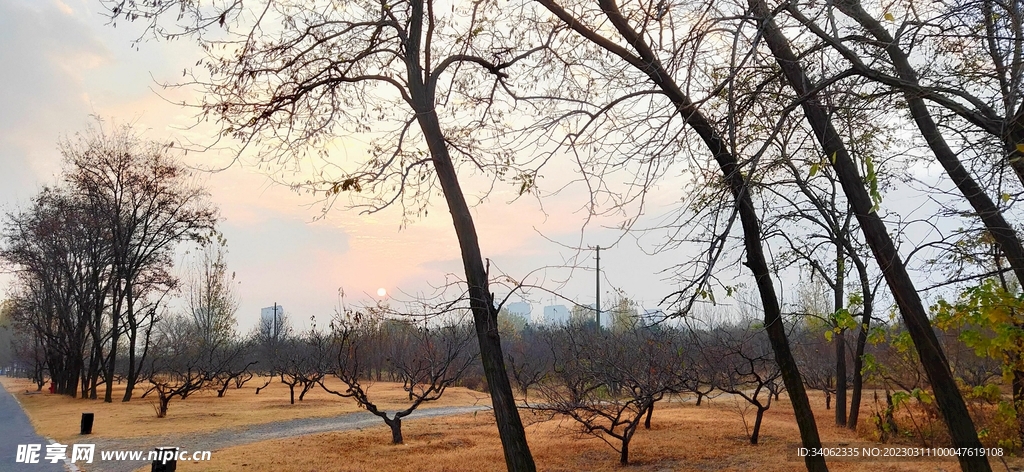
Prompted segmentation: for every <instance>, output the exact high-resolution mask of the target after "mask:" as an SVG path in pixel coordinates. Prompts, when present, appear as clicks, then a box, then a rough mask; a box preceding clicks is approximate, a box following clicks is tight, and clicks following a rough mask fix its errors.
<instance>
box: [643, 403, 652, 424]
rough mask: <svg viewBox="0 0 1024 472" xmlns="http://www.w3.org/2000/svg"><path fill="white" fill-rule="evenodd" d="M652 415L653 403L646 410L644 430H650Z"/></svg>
mask: <svg viewBox="0 0 1024 472" xmlns="http://www.w3.org/2000/svg"><path fill="white" fill-rule="evenodd" d="M653 414H654V402H651V406H650V407H648V408H647V418H644V429H651V415H653Z"/></svg>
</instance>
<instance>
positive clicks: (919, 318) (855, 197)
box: [748, 0, 991, 471]
mask: <svg viewBox="0 0 1024 472" xmlns="http://www.w3.org/2000/svg"><path fill="white" fill-rule="evenodd" d="M748 3H749V5H750V8H751V10H752V12H753V14H754V15H755V16H756V17H757V18H758V21H759V24H760V26H761V29H762V32H763V34H764V38H765V41H766V42H767V44H768V47H769V48H770V49H771V52H772V54H773V55H774V56H775V59H776V61H777V62H778V64H779V66H780V67H781V68H782V72H783V75H784V76H785V77H786V80H787V82H788V83H789V86H790V87H792V88H793V90H794V91H795V92H796V94H797V95H798V96H800V97H801V99H802V101H801V107H802V109H803V111H804V115H805V116H806V117H807V121H808V122H809V123H810V125H811V128H812V129H813V131H814V134H815V136H816V138H817V139H818V142H819V143H820V145H821V147H822V149H823V150H824V151H825V154H826V155H827V156H829V157H830V159H831V160H832V162H833V164H832V167H833V168H834V169H835V171H836V175H837V177H838V178H839V182H840V184H841V185H842V187H843V192H844V193H845V194H846V197H847V199H849V201H850V204H851V205H852V206H853V209H854V211H855V212H856V216H857V221H858V222H859V223H860V227H861V230H862V231H863V232H864V237H865V239H866V240H867V243H868V245H869V246H870V247H871V251H872V253H873V254H874V256H875V259H876V261H877V262H878V265H879V267H880V268H881V270H882V273H883V275H884V277H885V279H886V282H887V283H888V285H889V290H890V291H891V292H892V294H893V297H894V298H895V299H896V304H897V305H898V306H899V308H900V313H901V314H902V315H903V320H904V323H905V324H906V326H907V331H908V332H909V333H910V336H911V338H912V339H913V341H914V347H915V348H916V349H917V353H918V356H919V357H920V359H921V363H922V364H923V367H924V369H925V373H926V374H927V376H928V380H929V382H930V383H931V385H932V388H933V389H934V391H935V399H936V402H937V403H938V407H939V411H940V412H942V415H943V417H944V418H945V420H946V425H947V427H948V428H949V432H950V437H951V438H952V441H953V446H954V447H962V448H981V441H979V440H978V433H977V430H976V429H975V427H974V421H973V420H972V419H971V416H970V414H969V413H968V411H967V405H966V404H965V403H964V400H963V397H962V396H961V395H960V390H959V388H958V387H957V385H956V382H955V381H954V380H953V375H952V374H951V372H950V370H949V362H948V361H947V360H946V356H945V354H943V352H942V348H941V347H940V346H939V342H938V339H937V338H936V337H935V332H934V331H933V330H932V327H931V323H930V322H929V321H928V314H927V312H926V311H925V309H924V305H923V304H922V303H921V298H920V297H919V296H918V294H917V291H916V290H915V288H914V284H913V281H912V280H911V279H910V275H909V274H908V273H907V270H906V266H904V264H903V260H902V258H901V257H900V255H899V252H898V251H897V250H896V246H895V245H894V244H893V241H892V238H891V237H890V236H889V233H888V232H887V230H886V228H885V223H884V222H882V220H881V218H879V217H878V214H877V213H875V211H874V210H873V209H872V207H873V202H872V200H871V197H870V196H869V195H868V192H867V190H866V189H865V188H864V184H863V179H862V178H861V176H860V175H859V173H858V171H857V166H856V164H854V162H853V160H852V158H851V157H850V155H849V153H848V152H847V150H846V147H845V145H844V144H843V141H842V138H841V137H840V136H839V133H838V132H837V131H836V129H835V128H834V127H833V126H832V121H831V119H830V118H829V114H828V113H827V112H826V110H825V109H824V106H822V105H821V104H820V102H819V101H818V100H817V99H816V98H815V97H813V96H808V94H809V92H810V91H811V89H812V83H811V81H810V79H809V78H808V77H807V74H806V73H805V72H804V70H803V68H802V67H801V66H800V63H799V62H798V59H797V57H796V55H795V54H794V53H793V51H792V49H790V46H789V40H788V39H786V37H785V35H783V33H782V30H780V29H779V28H778V26H777V25H776V24H775V22H774V20H773V19H772V17H771V13H770V10H769V9H768V6H767V5H766V4H765V2H764V1H763V0H748ZM959 460H960V467H961V468H962V469H963V470H965V471H989V470H991V468H990V466H989V463H988V458H986V457H968V456H961V457H959Z"/></svg>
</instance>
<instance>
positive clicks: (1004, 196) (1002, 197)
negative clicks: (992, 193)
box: [999, 193, 1010, 203]
mask: <svg viewBox="0 0 1024 472" xmlns="http://www.w3.org/2000/svg"><path fill="white" fill-rule="evenodd" d="M999 198H1001V199H1003V203H1006V202H1008V201H1010V194H1008V193H1004V194H1002V195H1000V196H999Z"/></svg>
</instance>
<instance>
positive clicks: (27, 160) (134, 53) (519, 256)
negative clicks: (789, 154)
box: [0, 0, 684, 332]
mask: <svg viewBox="0 0 1024 472" xmlns="http://www.w3.org/2000/svg"><path fill="white" fill-rule="evenodd" d="M98 9H99V2H98V1H96V0H63V1H61V0H0V64H3V67H0V210H2V211H3V212H4V213H9V212H12V211H15V210H16V209H17V208H18V207H19V206H23V205H25V204H26V203H27V201H28V200H29V199H30V198H31V196H32V195H34V194H35V193H36V192H37V191H38V190H39V189H40V187H41V186H42V185H46V184H52V183H54V182H56V181H57V179H58V175H59V173H60V169H61V157H60V154H59V153H58V151H57V145H56V143H57V141H58V139H59V138H60V137H62V136H67V135H71V134H73V133H75V132H77V131H83V130H85V129H86V128H87V127H88V126H89V125H90V123H95V118H94V117H100V118H101V119H102V120H103V122H104V126H107V125H111V124H117V123H133V124H134V127H135V129H137V130H141V131H142V135H143V137H144V138H146V139H152V140H156V141H161V142H168V141H171V140H182V139H189V140H193V141H200V142H201V141H203V140H204V139H208V138H209V136H210V135H209V134H208V133H210V132H211V131H210V130H209V129H207V128H202V127H193V128H190V125H192V124H194V123H195V119H194V116H193V111H192V110H189V109H186V108H183V107H180V106H178V105H175V104H173V103H170V102H169V100H183V99H185V100H192V99H196V97H195V96H190V95H188V93H187V92H183V91H175V90H165V89H163V88H161V87H160V85H159V84H161V83H166V82H174V81H175V80H179V79H180V78H181V74H182V71H183V70H184V69H185V68H186V67H190V66H192V65H194V63H195V62H196V60H198V59H199V58H200V57H201V53H200V51H199V49H198V48H197V47H196V46H195V45H194V44H193V43H191V42H189V41H177V42H172V43H166V42H158V41H144V42H142V43H141V44H139V45H138V47H137V48H135V47H133V46H132V44H131V40H132V39H134V38H136V37H138V36H140V35H141V34H142V31H141V29H140V28H141V27H140V26H138V25H133V24H131V23H120V24H118V25H117V27H116V28H115V27H112V26H110V25H108V24H106V19H105V18H103V17H102V16H101V15H100V13H99V11H98ZM204 133H207V134H204ZM345 154H346V153H344V152H342V153H340V155H339V156H337V158H338V159H345V158H346V155H345ZM333 157H334V156H333V155H332V158H333ZM230 158H231V156H226V155H223V154H218V153H216V152H207V153H190V154H188V155H187V156H185V157H184V159H185V160H186V162H187V163H188V164H189V165H194V166H206V167H207V168H209V167H219V166H223V165H225V164H226V163H228V162H229V161H230ZM275 172H276V173H275V174H267V173H265V171H264V170H261V169H257V168H254V167H249V166H245V165H233V166H231V167H229V168H227V169H226V170H223V171H220V172H216V173H203V174H202V175H201V176H200V178H201V179H202V181H203V182H204V183H205V184H206V186H207V187H208V188H209V190H210V194H211V200H212V202H213V203H214V204H215V205H217V206H218V207H219V208H220V214H221V222H220V231H221V232H222V233H223V234H224V236H225V237H226V239H227V241H228V251H229V253H228V257H227V259H228V264H229V268H230V270H231V271H233V272H234V273H235V274H236V280H237V281H238V294H239V297H240V308H239V312H238V314H237V316H236V318H237V319H238V322H239V328H240V330H242V331H243V332H244V331H246V330H248V329H251V328H252V327H253V326H255V324H256V323H257V320H258V317H259V310H260V308H262V307H266V306H270V305H272V304H274V303H277V304H279V305H282V306H284V307H285V310H286V312H287V313H288V315H289V316H290V317H291V319H292V320H293V321H295V322H296V323H298V324H299V325H300V326H308V322H306V321H305V320H308V319H309V318H310V317H311V316H316V317H317V318H318V319H324V317H329V316H330V315H331V314H332V313H333V312H334V310H335V308H336V307H337V306H338V303H339V293H340V291H343V293H344V294H345V300H346V301H347V302H348V303H356V304H358V303H367V302H371V303H372V302H373V301H375V300H376V299H377V295H376V294H377V291H378V289H380V288H384V289H386V290H387V291H388V292H389V293H390V294H391V295H388V296H389V297H394V298H393V300H394V302H395V303H399V302H400V301H402V300H410V299H413V298H415V297H416V296H418V294H425V293H431V292H433V288H434V287H437V286H440V285H443V284H444V283H445V282H446V280H449V279H451V278H452V274H455V275H454V276H455V277H458V278H462V277H461V274H462V264H461V260H460V258H459V251H458V247H457V242H456V239H455V233H454V230H453V228H452V225H451V220H450V217H449V215H448V213H447V211H446V209H445V208H444V207H443V205H444V202H443V200H441V199H435V200H434V201H433V202H432V207H431V208H430V212H429V216H427V217H424V218H420V219H416V220H414V221H412V222H411V223H410V224H408V225H405V226H403V225H402V217H401V214H400V213H398V212H397V211H384V212H381V213H377V214H373V215H359V214H357V213H355V212H353V211H345V210H343V209H337V208H336V209H333V210H331V211H329V212H327V213H326V214H325V213H323V212H322V211H321V206H320V205H319V204H318V202H317V201H316V200H314V199H313V198H311V197H309V196H308V195H300V194H298V193H296V192H294V191H292V190H291V189H290V188H288V187H287V186H285V185H281V184H278V183H275V181H280V180H287V179H288V178H289V177H290V176H288V175H286V173H287V171H280V170H277V171H275ZM556 177H557V176H556ZM565 178H571V177H568V176H566V177H565ZM469 193H470V201H471V202H475V201H478V200H479V197H480V195H481V194H474V193H473V190H472V189H470V192H469ZM474 196H475V197H476V198H473V197H474ZM514 197H515V188H513V187H511V186H510V187H508V188H505V187H499V188H497V189H496V190H495V191H494V192H492V193H491V194H489V195H488V197H487V198H486V199H485V200H483V201H482V202H481V203H479V204H477V205H475V206H474V207H473V216H474V218H475V220H476V225H477V229H478V233H479V236H480V242H481V246H482V249H483V253H484V257H486V258H488V259H490V260H491V261H492V264H493V267H495V268H497V269H499V270H501V271H502V272H504V273H505V274H507V275H508V276H510V277H513V278H514V279H516V280H524V281H526V282H528V283H530V284H536V285H539V286H543V287H545V288H546V289H547V290H552V291H555V292H557V293H558V295H560V296H563V297H566V298H568V299H570V300H576V301H578V302H579V303H582V304H590V303H593V301H594V290H595V288H594V272H593V268H592V267H593V260H592V258H591V256H590V254H591V252H590V251H587V252H584V253H582V256H580V258H581V259H580V262H579V267H578V268H577V269H575V270H570V269H565V268H558V269H543V268H545V267H552V266H562V265H564V264H565V263H566V261H569V260H571V259H573V258H574V257H576V256H577V255H578V254H579V253H578V252H577V251H576V250H574V249H573V248H574V247H591V246H595V245H601V246H604V247H608V246H612V247H611V248H609V249H607V250H604V251H602V254H601V268H602V272H603V279H602V280H603V282H602V283H603V284H604V287H603V288H604V290H602V292H603V294H602V299H603V300H606V301H608V300H611V299H612V298H613V294H612V289H613V288H614V289H618V290H621V291H623V293H626V294H627V295H628V296H630V298H632V299H634V300H637V301H639V303H640V304H641V305H642V306H644V307H647V308H656V307H657V304H658V302H659V301H660V300H661V298H662V297H663V296H665V295H666V294H668V293H670V292H671V291H672V290H673V288H674V285H673V284H672V282H671V281H669V280H665V277H666V276H665V274H664V273H663V272H662V271H663V270H664V269H667V268H669V267H671V266H672V265H673V264H674V263H675V262H676V261H678V260H679V258H680V257H683V256H684V254H683V252H682V250H680V251H676V252H673V253H662V254H657V255H649V254H648V252H649V249H650V246H651V245H652V244H653V243H654V241H651V240H644V239H643V238H640V241H638V240H637V238H636V237H634V236H626V237H623V235H622V233H621V232H620V231H617V230H614V229H606V228H605V226H608V227H614V226H616V225H617V224H618V222H617V221H614V220H597V221H592V222H591V223H590V224H588V225H587V226H586V227H584V220H585V219H586V218H585V217H586V213H585V212H582V211H581V210H580V209H581V208H582V207H583V205H584V204H585V203H586V202H585V199H584V198H583V197H584V196H583V195H579V194H572V193H571V192H568V193H563V194H561V195H559V196H558V197H557V198H552V199H549V200H545V201H543V202H542V203H540V202H538V201H537V200H535V199H530V198H525V199H518V200H517V199H514ZM679 198H681V197H679V196H676V195H671V194H670V193H663V194H662V195H661V197H660V200H657V201H652V203H651V207H650V209H649V211H650V212H651V214H652V215H662V214H665V213H667V212H670V211H671V210H672V208H673V206H674V202H675V201H678V199H679ZM645 248H646V249H645ZM179 265H180V266H181V267H184V266H185V265H186V264H179ZM492 274H493V271H492ZM9 280H10V277H9V276H7V275H0V284H2V285H6V284H7V283H8V282H9ZM495 291H496V292H498V293H497V295H499V296H502V295H503V294H502V293H501V290H500V289H495ZM553 297H554V295H553V294H551V293H547V292H544V291H543V290H532V291H531V292H530V293H529V294H527V295H526V300H527V301H529V302H531V303H532V304H533V307H534V308H533V315H534V317H539V316H540V314H541V312H542V307H543V305H546V304H550V303H551V302H552V299H553ZM520 298H521V297H519V296H513V297H512V298H511V301H518V300H519V299H520ZM558 303H565V302H558Z"/></svg>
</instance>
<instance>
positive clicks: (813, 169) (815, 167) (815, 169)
mask: <svg viewBox="0 0 1024 472" xmlns="http://www.w3.org/2000/svg"><path fill="white" fill-rule="evenodd" d="M817 173H818V164H817V163H814V164H811V175H810V177H814V174H817Z"/></svg>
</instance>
